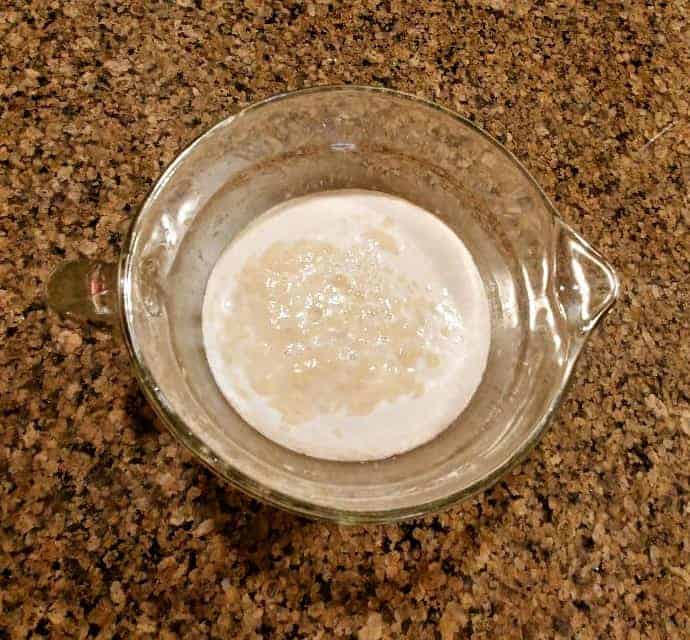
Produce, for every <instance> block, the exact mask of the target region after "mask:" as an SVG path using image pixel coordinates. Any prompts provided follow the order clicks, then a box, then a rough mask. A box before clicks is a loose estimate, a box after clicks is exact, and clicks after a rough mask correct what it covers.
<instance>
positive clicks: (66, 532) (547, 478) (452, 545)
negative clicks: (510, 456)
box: [0, 0, 690, 640]
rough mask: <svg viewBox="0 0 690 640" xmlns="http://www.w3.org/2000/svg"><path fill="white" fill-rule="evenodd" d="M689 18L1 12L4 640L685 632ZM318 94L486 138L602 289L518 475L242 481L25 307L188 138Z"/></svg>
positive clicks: (99, 342) (174, 9)
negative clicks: (400, 520)
mask: <svg viewBox="0 0 690 640" xmlns="http://www.w3.org/2000/svg"><path fill="white" fill-rule="evenodd" d="M416 5H418V6H424V7H426V8H425V9H419V8H414V7H415V6H416ZM574 5H578V7H577V8H574ZM453 6H457V7H459V8H452V7H453ZM688 16H690V6H689V4H688V2H687V1H684V0H676V1H673V0H671V1H669V2H644V1H642V0H635V1H632V2H628V1H626V2H577V3H576V2H550V1H544V0H542V1H541V2H534V3H528V2H526V1H525V0H519V1H517V2H511V1H509V0H486V1H483V2H482V1H471V2H459V3H451V2H447V3H444V2H441V1H436V0H429V1H428V2H427V1H425V2H409V3H408V2H401V1H399V0H391V1H390V2H381V3H377V2H375V1H374V2H367V3H364V2H363V3H358V6H357V8H355V9H349V8H348V9H345V8H340V4H339V3H327V2H321V1H318V2H311V1H306V2H290V1H285V2H273V3H264V2H261V1H259V0H246V1H245V2H237V1H235V2H221V1H220V0H196V1H192V0H178V1H177V2H170V1H159V2H155V1H150V2H139V1H132V2H129V3H122V2H114V1H110V2H107V1H102V0H97V1H95V2H94V1H91V0H89V1H86V0H83V1H80V0H76V1H74V0H73V1H62V0H50V1H38V0H37V1H35V2H21V1H19V0H9V6H8V4H7V2H5V3H4V4H3V8H2V9H0V98H2V99H1V100H0V309H1V310H2V313H1V314H0V412H1V413H0V415H2V428H1V429H0V514H1V520H0V525H1V526H0V638H13V639H14V638H26V637H41V636H46V637H53V638H63V637H65V638H77V637H78V638H86V637H97V638H121V639H124V638H134V637H142V638H163V639H169V638H211V637H212V638H285V639H287V638H293V639H295V638H309V639H312V638H360V639H362V640H375V639H378V638H403V637H404V638H413V639H415V640H416V639H420V640H421V639H425V638H429V639H432V638H442V640H451V639H452V638H470V637H471V638H552V637H559V638H585V639H586V638H620V639H627V638H630V639H633V638H688V637H690V481H689V476H690V326H689V325H690V322H689V317H690V268H689V266H688V261H689V259H690V239H689V236H690V234H689V231H688V227H689V225H690V213H689V206H690V203H689V201H688V188H689V187H688V185H689V184H690V155H689V154H690V125H689V124H688V122H689V120H688V118H689V115H690V114H689V111H690V106H689V103H690V95H689V89H688V87H690V84H689V81H688V69H689V68H690V56H689V53H690V43H689V40H688V33H689V31H690V20H689V18H688ZM340 82H357V83H362V84H383V85H386V86H390V87H395V88H399V89H402V90H405V91H409V92H415V93H419V94H420V95H424V96H427V97H430V98H434V99H436V100H438V101H439V102H441V103H442V104H444V105H447V106H449V107H452V108H454V109H456V110H457V111H459V112H460V113H462V114H463V115H466V116H468V117H470V118H472V119H473V120H474V121H475V122H477V123H478V124H480V125H481V126H483V127H485V128H486V129H488V130H489V131H490V132H491V133H492V134H493V135H495V136H496V137H497V138H498V139H500V140H501V141H503V142H504V143H505V144H506V145H507V146H508V147H509V148H510V149H511V150H512V151H513V152H515V153H516V154H517V156H518V157H520V158H521V159H522V160H523V161H524V162H525V163H526V164H527V166H528V167H529V168H530V169H531V170H532V171H533V172H534V174H535V175H536V177H537V178H538V180H539V181H540V182H541V184H542V185H543V186H544V187H545V189H546V191H547V192H548V193H549V195H550V196H551V197H552V198H553V199H554V200H555V202H556V204H557V206H558V207H559V208H560V210H561V212H562V214H563V216H564V217H565V218H566V219H567V220H568V221H569V222H570V223H572V224H573V226H575V227H576V228H577V229H578V230H580V231H581V232H582V233H583V234H584V235H585V236H586V237H587V238H588V239H589V240H590V241H591V242H592V243H593V244H594V245H595V246H596V247H598V248H599V249H601V251H602V252H603V253H605V254H606V256H607V257H608V258H610V260H611V261H612V262H613V263H614V264H615V266H616V267H617V269H618V272H619V274H620V276H621V279H622V295H621V299H620V302H619V304H618V305H617V307H616V308H615V309H614V311H613V312H612V313H611V314H610V315H609V317H608V318H607V320H606V322H605V324H604V326H603V328H602V330H601V331H600V333H599V334H598V335H597V336H596V337H595V338H594V339H593V340H592V341H591V342H590V344H589V346H588V348H587V350H586V353H585V355H584V357H583V358H582V361H581V367H580V369H579V372H578V373H577V375H576V377H575V381H574V384H573V386H572V388H571V390H570V392H569V394H568V397H567V399H566V401H565V402H564V404H563V406H562V408H561V409H560V411H559V412H558V416H557V419H556V420H555V423H554V424H553V428H552V429H551V430H550V432H549V433H548V435H547V436H546V437H545V438H544V440H543V442H542V444H541V445H540V446H539V447H538V448H537V449H536V451H534V453H533V454H532V455H531V456H530V457H529V459H528V461H527V462H525V463H524V464H523V465H521V466H520V467H519V468H518V469H517V470H516V471H515V472H514V473H512V474H511V475H510V477H508V478H506V479H505V481H504V482H501V483H500V484H499V485H497V486H496V487H495V488H494V489H492V490H491V491H488V492H487V493H485V494H484V495H481V496H480V497H478V498H476V499H474V500H471V501H470V502H468V503H466V504H464V505H462V506H460V507H458V508H456V509H454V510H452V511H450V512H448V513H446V514H443V515H441V516H439V517H437V518H428V519H424V520H420V521H417V522H411V523H409V524H405V525H401V526H386V527H367V528H352V529H347V528H340V527H337V526H330V525H324V524H314V523H310V522H306V521H304V520H302V519H300V518H297V517H294V516H291V515H288V514H286V513H282V512H279V511H276V510H274V509H272V508H269V507H265V506H262V505H260V504H257V503H254V502H252V501H251V500H249V499H246V498H244V497H243V496H241V495H239V494H238V493H237V492H235V491H234V490H232V489H230V488H229V487H227V486H226V485H224V484H223V483H222V482H220V481H218V480H216V479H215V478H214V477H212V476H211V475H210V474H209V473H208V472H207V471H206V470H204V469H203V468H202V467H201V466H199V465H198V464H196V463H195V462H194V461H193V460H192V459H191V458H190V457H189V456H188V455H187V454H186V453H185V452H183V451H182V450H181V449H180V447H178V446H177V445H176V444H175V442H174V441H173V440H172V438H171V436H169V435H168V434H167V433H166V432H165V431H163V430H162V429H160V428H159V426H158V425H157V424H156V421H155V420H154V419H153V416H152V414H151V411H150V410H149V409H148V408H147V407H146V405H145V403H144V401H143V399H142V397H141V395H140V393H139V392H138V391H137V388H136V384H135V382H134V379H133V376H132V374H131V372H130V370H129V367H128V362H127V356H126V354H125V350H124V348H123V347H122V346H121V345H120V344H119V343H118V342H117V341H114V340H112V339H111V338H110V337H109V336H108V334H107V333H105V332H103V331H100V330H97V329H94V328H90V329H83V328H79V327H77V326H76V325H70V324H69V323H68V322H64V321H60V320H58V319H57V318H56V317H55V316H54V315H52V314H51V313H49V312H47V311H46V309H45V306H44V302H43V296H42V287H43V285H44V283H45V280H46V277H47V275H48V274H49V272H50V270H51V269H52V268H53V267H54V266H55V265H56V264H58V263H59V262H60V261H62V260H65V259H68V258H75V257H77V256H80V255H82V256H96V255H98V256H101V257H103V258H105V259H107V260H113V259H114V258H115V256H116V252H117V250H118V246H119V245H120V242H121V238H122V236H123V234H124V233H125V231H126V229H127V227H128V225H129V223H130V220H131V218H132V216H133V215H134V212H135V210H136V208H137V205H138V204H139V203H140V201H141V200H142V198H143V197H144V195H145V194H146V192H147V190H148V188H149V187H150V185H151V184H152V182H153V181H154V180H155V179H156V177H157V176H158V175H159V173H160V172H161V168H162V167H163V166H164V165H165V164H166V163H167V162H168V161H170V160H171V159H172V158H173V156H174V155H175V153H176V152H177V151H178V150H180V149H181V148H182V147H183V146H184V145H185V144H186V143H187V142H189V141H190V140H191V139H192V138H194V137H195V136H196V135H197V134H199V133H200V132H202V131H203V130H204V129H206V128H207V127H208V126H209V125H211V124H212V123H214V122H215V121H217V120H218V119H220V118H221V117H223V116H224V115H226V114H228V113H230V112H232V111H233V110H235V109H236V108H237V107H238V105H241V104H244V103H246V102H248V101H252V100H255V99H258V98H262V97H265V96H268V95H270V94H272V93H275V92H280V91H284V90H286V89H292V88H296V87H303V86H308V85H314V84H323V83H340Z"/></svg>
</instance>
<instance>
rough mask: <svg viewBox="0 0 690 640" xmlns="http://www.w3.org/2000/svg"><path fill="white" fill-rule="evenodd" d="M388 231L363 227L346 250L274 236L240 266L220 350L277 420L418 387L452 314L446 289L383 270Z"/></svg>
mask: <svg viewBox="0 0 690 640" xmlns="http://www.w3.org/2000/svg"><path fill="white" fill-rule="evenodd" d="M397 251H398V247H397V244H396V240H395V238H394V237H393V236H391V235H389V234H387V233H386V232H385V231H384V230H383V229H371V230H370V231H369V232H367V233H364V234H362V235H360V236H357V237H356V238H354V239H353V242H352V243H351V244H350V245H348V246H344V247H343V246H336V245H335V244H332V243H329V242H325V241H319V240H309V239H303V240H299V241H296V242H293V243H286V242H275V243H274V244H272V245H271V246H270V247H269V248H268V249H267V250H265V251H264V252H263V253H261V254H260V255H258V256H255V257H254V258H251V259H249V260H248V261H247V263H246V264H245V265H244V267H243V268H242V270H241V271H240V273H239V275H238V277H237V279H236V283H235V287H234V289H233V291H232V295H231V296H230V299H229V308H226V311H227V313H226V316H225V318H226V327H225V328H226V331H225V336H226V338H225V345H224V346H225V349H227V357H228V358H229V359H230V358H231V359H232V361H233V363H234V365H236V366H237V367H238V368H239V369H240V370H241V371H243V373H244V375H245V376H246V379H247V381H248V384H249V385H251V388H252V389H253V391H254V392H255V393H257V394H259V395H260V396H262V397H263V398H264V399H265V400H266V402H267V403H268V404H269V405H270V406H271V407H273V408H274V409H275V410H277V411H278V412H279V413H280V414H281V416H282V419H283V421H284V422H286V423H288V424H299V423H302V422H306V421H308V420H311V419H313V418H315V417H317V416H319V415H324V414H334V413H338V412H342V413H345V414H347V415H353V416H361V415H367V414H369V413H371V411H372V410H374V409H375V408H376V407H377V406H378V405H379V404H381V403H383V402H386V401H387V402H393V401H395V399H396V398H399V397H401V396H410V397H415V396H419V395H420V394H421V393H423V391H424V380H425V373H427V372H428V371H429V370H431V369H434V368H436V367H438V366H439V365H440V363H441V359H442V357H443V355H442V353H443V344H444V341H446V340H453V339H456V338H457V336H458V332H459V329H460V327H461V322H460V317H459V315H458V312H457V310H456V309H455V307H454V305H453V302H452V300H451V299H450V297H449V296H448V293H447V292H446V291H445V290H441V291H438V292H434V291H433V290H431V288H430V287H424V286H420V285H419V284H418V283H417V282H415V281H414V280H412V279H410V278H409V277H406V276H405V275H403V274H402V273H401V272H400V271H398V270H397V269H394V268H392V267H391V266H390V260H386V259H385V254H389V257H390V255H393V254H397Z"/></svg>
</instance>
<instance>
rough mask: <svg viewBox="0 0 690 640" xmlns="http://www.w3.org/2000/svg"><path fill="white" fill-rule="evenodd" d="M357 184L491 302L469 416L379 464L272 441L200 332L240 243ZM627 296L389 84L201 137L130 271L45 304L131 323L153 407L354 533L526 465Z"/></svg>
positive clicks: (508, 171) (531, 194)
mask: <svg viewBox="0 0 690 640" xmlns="http://www.w3.org/2000/svg"><path fill="white" fill-rule="evenodd" d="M345 188H362V189H373V190H378V191H383V192H386V193H390V194H394V195H396V196H400V197H403V198H406V199H407V200H410V201H411V202H414V203H415V204H417V205H419V206H421V207H424V208H425V209H427V210H428V211H430V212H432V213H434V214H435V215H437V216H438V217H439V218H440V219H441V220H443V221H444V222H445V223H446V224H447V225H449V226H450V227H451V228H452V229H453V230H454V231H455V232H456V233H457V234H458V235H459V236H460V237H461V239H462V240H463V242H464V243H465V245H466V246H467V247H468V249H469V250H470V251H471V253H472V254H473V256H474V259H475V261H476V263H477V265H478V268H479V271H480V273H481V276H482V278H483V281H484V284H485V287H486V291H487V294H488V297H489V301H490V306H491V332H492V335H491V352H490V355H489V360H488V365H487V369H486V372H485V375H484V378H483V381H482V383H481V385H480V387H479V389H478V390H477V392H476V394H475V396H474V397H473V399H472V401H471V403H470V405H469V406H468V407H467V409H466V410H465V411H464V412H463V413H462V415H461V416H460V417H459V418H458V419H457V420H456V421H455V422H454V423H453V424H452V425H450V426H449V427H448V429H446V430H445V431H444V432H443V433H442V434H441V435H440V436H438V437H437V438H436V439H434V440H433V441H431V442H429V443H428V444H426V445H424V446H421V447H419V448H417V449H414V450H413V451H410V452H408V453H405V454H403V455H399V456H396V457H393V458H390V459H387V460H382V461H378V462H366V463H343V462H332V461H325V460H319V459H315V458H310V457H307V456H303V455H300V454H298V453H295V452H293V451H290V450H287V449H285V448H283V447H281V446H279V445H277V444H275V443H274V442H272V441H270V440H268V439H266V438H265V437H263V436H262V435H260V434H259V433H258V432H257V431H255V430H254V429H253V428H251V427H250V426H249V425H247V424H246V423H245V422H244V421H243V420H242V419H241V418H240V417H239V416H238V415H237V413H235V411H234V410H233V408H232V407H231V406H230V405H229V404H228V402H227V401H226V400H225V399H224V397H223V396H222V395H221V393H220V391H219V389H218V388H217V386H216V383H215V381H214V379H213V377H212V375H211V372H210V370H209V367H208V364H207V361H206V357H205V354H204V348H203V342H202V334H201V305H202V299H203V294H204V289H205V285H206V280H207V278H208V276H209V273H210V271H211V269H212V267H213V265H214V263H215V262H216V260H217V258H218V257H219V255H220V253H221V252H222V251H223V249H224V248H225V247H226V246H227V244H228V243H229V242H230V241H231V240H232V238H233V237H234V236H235V235H236V234H237V233H238V232H240V231H241V230H242V229H243V228H244V227H245V226H246V225H247V224H248V223H250V222H251V221H252V220H253V219H254V218H256V217H257V216H259V215H261V214H262V213H263V212H264V211H266V210H267V209H269V208H270V207H272V206H273V205H275V204H277V203H279V202H281V201H284V200H287V199H289V198H294V197H297V196H301V195H306V194H309V193H312V192H317V191H324V190H329V189H345ZM617 289H618V284H617V279H616V275H615V273H614V271H613V269H612V268H611V267H610V266H609V265H608V264H607V263H606V262H605V261H604V260H603V258H602V257H601V256H600V255H599V254H598V253H597V252H596V251H594V250H593V249H592V248H591V247H590V246H589V245H588V244H587V243H586V242H585V241H584V240H583V239H582V238H581V237H580V236H579V235H578V234H577V233H575V232H574V231H573V230H572V229H570V228H569V227H568V226H567V225H566V224H564V223H563V221H562V220H561V219H560V218H559V217H558V214H557V212H556V210H555V209H554V207H553V205H552V204H551V203H550V202H549V200H548V199H547V197H546V196H545V195H544V193H543V192H542V191H541V190H540V188H539V187H538V185H537V184H536V182H535V181H534V180H533V179H532V177H531V176H530V175H529V174H528V173H527V171H526V170H525V169H524V167H523V166H522V165H521V164H520V163H519V162H518V161H517V160H516V159H515V157H514V156H512V155H511V154H510V153H509V152H508V151H506V149H504V148H503V147H502V146H501V145H500V144H499V143H498V142H496V141H495V140H493V139H492V138H491V137H489V136H488V135H487V134H486V133H484V132H483V131H481V130H480V129H478V128H477V127H475V126H474V125H473V124H472V123H470V122H469V121H467V120H465V119H463V118H461V117H459V116H457V115H456V114H454V113H452V112H450V111H448V110H446V109H443V108H441V107H439V106H437V105H435V104H432V103H429V102H426V101H424V100H421V99H418V98H416V97H413V96H410V95H405V94H402V93H397V92H394V91H389V90H384V89H375V88H370V87H322V88H315V89H309V90H305V91H298V92H295V93H289V94H285V95H280V96H277V97H274V98H271V99H269V100H265V101H263V102H260V103H258V104H255V105H252V106H250V107H248V108H246V109H244V110H242V111H241V112H240V113H238V114H236V115H234V116H231V117H229V118H227V119H225V120H223V121H222V122H220V123H219V124H218V125H216V126H215V127H213V128H212V129H211V130H210V131H208V132H207V133H205V134H204V135H202V136H201V137H200V138H198V139H197V140H196V141H195V142H194V143H192V144H191V145H190V146H189V147H188V148H187V149H186V150H185V151H184V152H183V153H181V154H180V155H179V156H178V158H177V159H176V160H175V161H174V162H173V163H172V164H171V165H170V167H169V168H168V169H167V170H166V171H165V173H164V174H163V176H162V177H161V178H160V180H159V181H158V183H157V184H156V186H155V187H154V189H153V190H152V191H151V193H150V194H149V196H148V198H147V199H146V201H145V202H144V204H143V206H142V207H141V210H140V212H139V215H138V216H137V218H136V220H135V221H134V223H133V225H132V228H131V232H130V234H129V237H128V238H127V240H126V242H125V244H124V247H123V249H122V258H121V261H120V264H119V267H117V268H115V267H114V266H111V265H104V264H99V263H83V262H78V263H68V264H67V265H64V266H63V267H62V268H60V269H58V271H57V272H56V273H55V274H54V276H53V278H52V280H51V282H50V283H49V287H48V299H49V303H50V304H51V306H52V307H53V308H54V309H55V310H57V311H60V312H69V313H74V314H77V315H81V316H83V317H87V318H90V319H92V320H94V319H95V320H99V319H100V320H105V321H110V322H111V323H113V324H119V325H120V326H121V329H122V333H123V334H124V336H125V339H126V342H127V344H128V347H129V349H130V352H131V356H132V361H133V364H134V370H135V372H136V374H137V376H138V378H139V381H140V383H141V386H142V388H143V390H144V392H145V393H146V395H147V397H148V399H149V401H150V402H151V404H152V405H153V407H154V408H155V409H156V411H157V412H158V414H159V415H160V416H161V418H162V419H163V421H164V422H165V424H166V425H167V426H168V427H169V429H170V430H171V431H172V433H173V434H174V435H175V436H177V438H179V440H180V441H181V442H182V443H183V444H184V445H185V446H187V447H188V448H189V449H190V450H191V451H192V452H193V453H194V454H196V456H198V458H199V459H200V460H202V461H203V462H204V463H205V464H206V465H208V467H210V468H211V469H212V470H213V471H215V472H217V473H218V474H219V475H221V476H222V477H223V478H225V479H227V480H228V481H229V482H231V483H232V484H233V485H235V486H236V487H238V488H240V489H242V490H243V491H245V492H247V493H249V494H251V495H252V496H255V497H257V498H259V499H261V500H264V501H266V502H269V503H271V504H274V505H277V506H279V507H283V508H286V509H289V510H292V511H296V512H299V513H302V514H305V515H308V516H312V517H319V518H326V519H331V520H336V521H339V522H345V523H357V522H390V521H393V520H398V519H403V518H410V517H413V516H419V515H421V514H424V513H427V512H431V511H437V510H440V509H443V508H444V507H447V506H448V505H450V504H452V503H454V502H457V501H458V500H461V499H462V498H465V497H467V496H470V495H472V494H473V493H475V492H477V491H479V490H481V489H484V488H486V487H488V486H489V485H490V484H492V483H493V482H494V481H495V480H497V479H498V478H499V477H500V476H501V475H503V474H504V473H506V472H507V471H508V470H509V469H510V468H511V467H512V466H513V465H514V464H515V463H516V462H518V461H519V460H520V459H522V458H523V457H524V456H525V454H526V453H527V452H528V451H529V450H530V449H531V448H532V447H533V446H534V444H535V443H536V442H537V440H538V438H539V436H540V434H541V433H542V432H543V431H544V428H545V426H546V424H547V422H548V420H549V417H550V416H551V415H552V413H553V411H554V409H555V408H556V406H557V405H558V402H559V400H560V398H561V396H562V394H563V391H564V389H565V386H566V383H567V381H568V378H569V376H570V374H571V372H572V369H573V366H574V364H575V362H576V360H577V357H578V355H579V353H580V351H581V349H582V346H583V344H584V342H585V340H586V338H587V336H588V335H589V333H590V332H591V331H592V329H593V328H594V327H595V325H596V323H597V321H598V320H599V319H600V318H601V316H602V315H603V314H604V313H605V312H606V310H607V309H608V308H609V307H610V306H611V304H612V303H613V302H614V299H615V297H616V294H617Z"/></svg>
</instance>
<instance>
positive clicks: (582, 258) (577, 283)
mask: <svg viewBox="0 0 690 640" xmlns="http://www.w3.org/2000/svg"><path fill="white" fill-rule="evenodd" d="M555 220H556V236H555V237H556V251H555V256H556V264H555V273H556V278H555V287H556V297H557V299H558V302H559V304H560V306H561V309H562V311H563V314H564V316H565V317H566V318H567V321H568V324H569V325H570V327H571V328H572V329H573V330H574V331H576V332H577V333H578V334H581V335H583V334H586V333H588V332H589V331H591V330H592V329H593V328H594V326H595V325H596V324H597V322H598V321H599V319H600V318H601V317H602V316H603V315H604V314H605V313H606V312H607V311H608V310H609V309H610V308H611V306H612V305H613V303H614V302H615V300H616V297H617V296H618V290H619V283H618V277H617V276H616V272H615V271H614V269H613V267H612V266H611V265H610V264H609V263H608V262H606V260H604V258H603V257H602V256H601V255H600V254H599V253H598V252H597V251H595V250H594V249H593V248H592V247H591V246H590V245H589V244H588V243H587V241H586V240H584V238H582V236H580V234H579V233H577V232H576V231H574V230H573V229H571V228H570V227H569V226H568V225H567V224H565V222H563V221H562V220H561V219H560V218H555Z"/></svg>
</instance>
